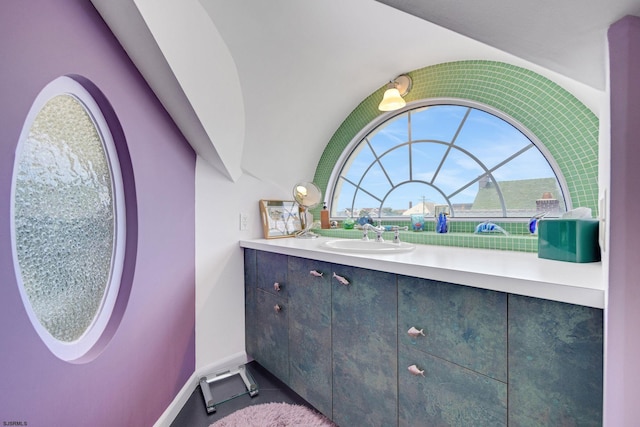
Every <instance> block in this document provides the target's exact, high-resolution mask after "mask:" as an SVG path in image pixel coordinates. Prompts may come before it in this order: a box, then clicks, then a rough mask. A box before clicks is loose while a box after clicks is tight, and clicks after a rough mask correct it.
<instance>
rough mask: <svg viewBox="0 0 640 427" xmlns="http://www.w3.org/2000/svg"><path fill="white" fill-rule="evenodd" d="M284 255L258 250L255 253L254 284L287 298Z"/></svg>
mask: <svg viewBox="0 0 640 427" xmlns="http://www.w3.org/2000/svg"><path fill="white" fill-rule="evenodd" d="M287 259H288V257H287V256H286V255H280V254H274V253H271V252H262V251H259V252H258V253H257V254H256V282H257V283H256V284H257V286H258V289H262V290H263V291H265V292H269V293H271V294H274V295H278V296H279V297H280V298H287V295H288V290H287V287H288V283H287Z"/></svg>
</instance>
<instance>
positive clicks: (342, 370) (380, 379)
mask: <svg viewBox="0 0 640 427" xmlns="http://www.w3.org/2000/svg"><path fill="white" fill-rule="evenodd" d="M334 272H335V273H336V274H337V275H338V276H341V277H343V278H345V279H346V280H347V281H348V282H349V284H348V285H346V284H342V283H340V282H339V281H338V280H336V279H335V278H332V299H333V307H332V323H331V328H332V335H333V336H332V347H333V420H334V422H335V423H336V424H338V425H340V426H349V427H358V426H363V427H364V426H366V427H370V426H395V425H397V422H398V418H397V398H398V390H397V382H398V372H397V365H398V349H397V334H396V331H397V315H396V312H397V301H398V298H397V296H398V295H397V286H396V276H395V275H394V274H389V273H383V272H376V271H371V270H365V269H360V268H355V267H346V266H341V265H340V266H338V265H336V266H334Z"/></svg>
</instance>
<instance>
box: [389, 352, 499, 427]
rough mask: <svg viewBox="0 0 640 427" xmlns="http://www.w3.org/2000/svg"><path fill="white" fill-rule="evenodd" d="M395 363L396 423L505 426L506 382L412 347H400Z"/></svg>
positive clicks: (409, 426)
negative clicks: (415, 371) (419, 372)
mask: <svg viewBox="0 0 640 427" xmlns="http://www.w3.org/2000/svg"><path fill="white" fill-rule="evenodd" d="M398 362H399V365H398V421H399V422H398V425H399V426H406V427H415V426H459V427H469V426H492V427H493V426H495V427H498V426H506V425H507V384H505V383H503V382H501V381H497V380H494V379H492V378H489V377H487V376H485V375H481V374H479V373H477V372H474V371H471V370H469V369H466V368H463V367H462V366H459V365H456V364H454V363H450V362H447V361H445V360H443V359H440V358H437V357H434V356H431V355H429V354H426V353H423V352H421V351H419V350H416V349H415V348H408V347H405V346H400V352H399V356H398ZM412 365H416V367H417V368H418V369H419V370H420V371H424V372H423V375H424V376H423V375H417V376H416V375H414V374H412V373H411V372H410V371H409V369H408V367H409V366H412Z"/></svg>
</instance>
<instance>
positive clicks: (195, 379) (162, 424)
mask: <svg viewBox="0 0 640 427" xmlns="http://www.w3.org/2000/svg"><path fill="white" fill-rule="evenodd" d="M248 361H249V358H248V357H247V353H245V352H244V351H241V352H239V353H236V354H232V355H231V356H228V357H226V358H224V359H222V360H218V361H216V362H214V363H211V364H209V365H207V366H203V367H201V368H198V369H196V370H195V372H194V373H193V374H191V376H190V377H189V379H188V380H187V382H186V383H185V384H184V386H182V388H181V389H180V391H179V392H178V394H177V395H176V397H175V398H174V399H173V401H172V402H171V403H170V404H169V406H168V407H167V409H166V410H165V411H164V412H163V413H162V415H160V418H158V420H157V421H156V422H155V424H154V425H153V426H154V427H170V426H171V423H172V422H173V420H175V419H176V417H177V416H178V414H179V413H180V410H181V409H182V407H183V406H184V404H185V403H187V400H189V397H191V394H192V393H193V390H195V388H196V387H197V386H198V384H200V378H202V377H205V376H208V375H210V374H216V373H220V372H224V371H226V370H229V369H232V368H236V367H238V366H240V365H243V364H245V363H247V362H248ZM202 405H204V401H203V402H202ZM203 410H204V408H203Z"/></svg>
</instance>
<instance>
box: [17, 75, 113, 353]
mask: <svg viewBox="0 0 640 427" xmlns="http://www.w3.org/2000/svg"><path fill="white" fill-rule="evenodd" d="M121 193H122V177H121V174H120V169H119V167H118V162H117V155H116V151H115V146H114V144H113V141H112V139H111V134H110V133H109V131H108V127H107V125H106V122H105V120H104V118H103V116H102V114H101V112H100V109H99V108H98V106H97V104H95V101H94V100H93V98H92V97H91V95H90V94H89V93H88V92H87V91H86V90H85V89H84V87H83V86H82V85H80V84H79V83H77V82H76V81H75V80H73V79H72V78H69V77H60V78H59V79H56V80H54V81H53V82H52V83H50V84H49V85H47V86H46V87H45V88H44V89H43V91H42V92H41V93H40V94H39V95H38V97H37V98H36V100H35V102H34V104H33V106H32V108H31V111H30V113H29V115H28V117H27V120H26V122H25V125H24V128H23V131H22V134H21V136H20V141H19V143H18V149H17V150H16V159H15V164H14V172H13V187H12V200H13V204H12V218H13V224H12V225H13V226H12V242H13V253H14V264H15V266H16V272H17V276H18V283H19V285H20V292H21V296H22V299H23V302H24V304H25V308H26V309H27V312H28V314H29V318H30V319H31V322H32V323H33V325H34V327H35V328H36V331H37V332H38V334H39V335H40V337H41V338H42V339H43V341H44V342H45V344H47V346H48V347H49V348H50V349H51V351H52V352H53V353H54V354H56V355H57V356H58V357H60V358H62V359H64V360H69V361H72V360H75V359H77V358H79V357H81V356H82V355H84V354H85V353H86V352H87V351H89V350H90V349H91V348H92V346H93V345H94V344H95V343H96V342H97V340H98V339H99V338H100V336H101V334H102V332H103V330H104V328H105V327H106V325H107V323H108V320H109V317H110V315H111V312H112V310H113V306H114V304H115V300H116V296H117V293H118V287H119V280H120V277H121V272H122V264H123V252H124V251H123V240H124V228H125V224H124V215H123V210H124V203H123V196H122V195H121Z"/></svg>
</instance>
